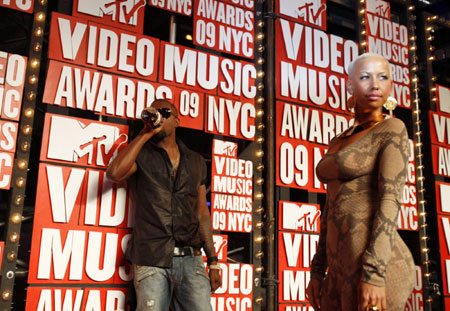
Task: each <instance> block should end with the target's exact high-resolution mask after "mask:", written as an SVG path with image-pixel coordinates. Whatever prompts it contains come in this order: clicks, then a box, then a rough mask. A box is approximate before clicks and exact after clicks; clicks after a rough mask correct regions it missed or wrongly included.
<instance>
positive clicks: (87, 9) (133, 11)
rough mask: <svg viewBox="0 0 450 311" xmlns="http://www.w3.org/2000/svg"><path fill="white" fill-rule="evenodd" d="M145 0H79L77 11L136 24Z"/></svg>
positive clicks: (123, 22) (114, 20)
mask: <svg viewBox="0 0 450 311" xmlns="http://www.w3.org/2000/svg"><path fill="white" fill-rule="evenodd" d="M145 4H146V1H145V0H78V6H77V7H76V11H77V13H82V14H86V15H90V16H95V17H99V18H102V17H104V16H109V17H110V18H111V20H112V21H113V22H119V23H121V24H126V25H132V26H136V25H137V23H138V11H139V9H141V8H143V7H145Z"/></svg>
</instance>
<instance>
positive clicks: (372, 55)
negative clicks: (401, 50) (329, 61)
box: [347, 53, 392, 78]
mask: <svg viewBox="0 0 450 311" xmlns="http://www.w3.org/2000/svg"><path fill="white" fill-rule="evenodd" d="M369 57H375V58H378V59H382V60H384V61H385V62H387V64H388V68H389V77H392V73H391V66H390V64H389V62H388V61H387V59H386V58H384V57H383V56H381V55H378V54H375V53H364V54H361V55H359V56H358V57H356V58H355V59H354V60H352V62H351V63H350V65H348V70H347V72H348V77H349V78H350V77H351V76H352V75H353V70H354V69H355V64H356V63H357V62H359V61H360V60H362V59H366V58H369Z"/></svg>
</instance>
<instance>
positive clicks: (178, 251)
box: [173, 246, 184, 256]
mask: <svg viewBox="0 0 450 311" xmlns="http://www.w3.org/2000/svg"><path fill="white" fill-rule="evenodd" d="M173 255H174V256H184V252H183V249H182V248H181V247H178V246H175V247H174V249H173Z"/></svg>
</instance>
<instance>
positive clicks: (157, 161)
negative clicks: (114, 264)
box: [106, 100, 221, 311]
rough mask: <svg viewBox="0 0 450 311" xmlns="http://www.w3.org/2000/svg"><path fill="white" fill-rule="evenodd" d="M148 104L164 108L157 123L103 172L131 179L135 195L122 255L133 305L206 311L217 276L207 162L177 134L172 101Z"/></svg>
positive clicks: (218, 281) (146, 128)
mask: <svg viewBox="0 0 450 311" xmlns="http://www.w3.org/2000/svg"><path fill="white" fill-rule="evenodd" d="M152 107H153V108H156V109H157V110H158V111H159V112H160V114H161V115H162V124H161V126H160V127H157V128H153V127H152V126H151V125H150V124H148V123H146V124H145V126H144V128H143V129H142V131H141V132H140V133H139V135H138V136H137V137H136V138H135V139H133V141H132V142H131V143H130V144H129V145H127V146H126V147H125V148H124V149H122V150H121V152H120V153H119V154H118V155H117V157H116V158H115V159H114V160H113V162H112V163H111V164H110V165H109V167H108V170H107V171H106V174H107V176H108V178H109V179H111V180H113V181H116V182H119V181H122V180H126V179H128V184H129V186H130V189H131V191H132V194H133V196H134V200H135V202H136V212H135V226H134V229H133V239H132V241H131V247H129V250H127V258H129V259H130V260H131V262H132V263H133V271H134V286H135V289H136V296H137V310H138V311H141V310H157V311H167V310H168V309H169V307H170V310H175V311H179V310H185V311H211V310H212V308H211V304H210V293H211V290H212V291H213V292H214V291H215V290H216V289H217V288H218V287H219V286H220V285H221V277H220V274H219V269H220V267H219V266H218V265H217V257H216V255H215V250H214V245H213V240H212V229H211V218H210V214H209V210H208V207H207V205H206V187H205V182H206V176H207V172H206V163H205V161H204V159H203V157H202V156H201V155H199V154H198V153H196V152H194V151H191V150H189V149H188V148H187V147H186V146H185V145H184V144H183V143H182V142H181V141H180V140H177V139H176V135H175V130H176V128H177V127H178V125H179V123H180V120H179V119H178V113H177V110H176V108H175V106H174V105H172V104H171V103H170V102H168V101H166V100H156V101H154V102H153V103H152ZM202 247H203V249H204V251H205V253H206V255H207V258H208V265H209V281H208V276H207V274H206V269H205V267H204V265H203V260H202V255H201V251H200V248H202Z"/></svg>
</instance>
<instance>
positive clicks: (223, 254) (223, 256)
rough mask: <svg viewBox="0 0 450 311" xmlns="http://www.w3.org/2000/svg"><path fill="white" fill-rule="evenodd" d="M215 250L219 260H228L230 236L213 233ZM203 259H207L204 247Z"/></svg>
mask: <svg viewBox="0 0 450 311" xmlns="http://www.w3.org/2000/svg"><path fill="white" fill-rule="evenodd" d="M213 244H214V250H215V251H216V256H217V259H218V260H219V261H227V256H228V255H227V254H228V247H227V245H228V236H227V235H222V234H213ZM202 254H203V257H204V258H203V259H204V261H206V259H207V258H206V254H205V252H204V250H203V249H202Z"/></svg>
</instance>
